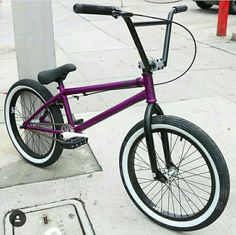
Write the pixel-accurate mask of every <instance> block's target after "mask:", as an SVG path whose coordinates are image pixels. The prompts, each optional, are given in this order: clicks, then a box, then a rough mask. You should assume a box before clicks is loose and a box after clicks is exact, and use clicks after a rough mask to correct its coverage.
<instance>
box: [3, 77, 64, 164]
mask: <svg viewBox="0 0 236 235" xmlns="http://www.w3.org/2000/svg"><path fill="white" fill-rule="evenodd" d="M51 97H52V94H51V93H50V92H49V91H48V90H47V88H46V87H44V86H43V85H41V84H40V83H38V82H36V81H33V80H28V79H24V80H20V81H18V82H16V83H15V84H14V85H13V86H12V87H11V88H10V90H9V91H8V94H7V97H6V101H5V107H4V113H5V122H6V126H7V130H8V134H9V136H10V138H11V140H12V143H13V144H14V146H15V147H16V149H17V150H18V152H19V153H20V154H21V156H22V157H23V158H24V159H26V160H27V161H28V162H30V163H32V164H34V165H36V166H41V167H42V166H49V165H51V164H53V163H54V162H56V161H57V159H58V158H59V157H60V155H61V153H62V150H63V148H62V146H61V144H60V143H59V142H57V141H56V140H55V139H56V138H58V136H57V135H56V134H53V133H47V132H41V131H33V130H29V129H24V128H22V124H23V122H24V121H25V120H27V119H28V118H29V117H30V116H31V115H32V114H33V113H35V111H36V110H37V109H38V108H39V107H41V106H42V105H43V104H44V103H45V102H46V101H47V100H49V99H50V98H51ZM56 123H63V118H62V114H61V111H60V108H59V107H57V106H55V105H53V106H51V107H49V108H45V109H44V110H42V111H41V112H40V113H39V114H38V115H37V116H36V117H35V118H34V119H33V120H32V121H31V125H33V126H35V127H46V128H50V129H60V126H58V125H56Z"/></svg>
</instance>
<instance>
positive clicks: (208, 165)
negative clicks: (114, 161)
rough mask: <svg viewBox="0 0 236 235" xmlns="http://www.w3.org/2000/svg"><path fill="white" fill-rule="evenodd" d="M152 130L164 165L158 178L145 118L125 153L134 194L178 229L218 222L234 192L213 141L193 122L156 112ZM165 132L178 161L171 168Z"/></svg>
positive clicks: (124, 170) (124, 172)
mask: <svg viewBox="0 0 236 235" xmlns="http://www.w3.org/2000/svg"><path fill="white" fill-rule="evenodd" d="M152 132H153V138H154V144H155V150H156V162H157V166H158V168H159V170H160V171H161V172H162V173H163V174H164V175H165V177H166V178H167V180H166V182H165V183H161V182H160V181H158V180H156V179H154V178H153V175H152V172H151V168H150V162H149V157H148V152H147V146H146V142H145V137H144V122H143V121H141V122H139V123H137V124H136V125H135V126H134V127H133V128H132V129H131V130H130V131H129V133H128V134H127V136H126V137H125V139H124V142H123V144H122V147H121V152H120V172H121V177H122V181H123V184H124V186H125V189H126V191H127V192H128V194H129V196H130V198H131V199H132V201H133V202H134V203H135V205H136V206H137V207H138V208H139V210H141V211H142V212H143V213H144V214H145V215H147V216H148V217H149V218H151V219H152V220H154V221H155V222H156V223H158V224H160V225H162V226H164V227H167V228H169V229H174V230H182V231H188V230H197V229H201V228H203V227H206V226H208V225H209V224H211V223H212V222H214V221H215V220H216V219H217V218H218V217H219V216H220V214H221V213H222V212H223V210H224V208H225V206H226V203H227V201H228V197H229V187H230V182H229V173H228V169H227V166H226V163H225V161H224V158H223V156H222V154H221V152H220V150H219V149H218V147H217V146H216V144H215V143H214V142H213V140H212V139H211V138H210V137H209V136H208V135H207V134H206V133H205V132H203V131H202V130H201V129H200V128H198V127H197V126H195V125H194V124H192V123H190V122H188V121H186V120H183V119H180V118H177V117H174V116H156V117H153V119H152ZM162 133H166V134H167V136H168V139H169V148H170V154H171V159H172V162H173V163H174V166H171V167H168V168H167V167H166V163H165V158H164V152H163V146H162V141H161V134H162Z"/></svg>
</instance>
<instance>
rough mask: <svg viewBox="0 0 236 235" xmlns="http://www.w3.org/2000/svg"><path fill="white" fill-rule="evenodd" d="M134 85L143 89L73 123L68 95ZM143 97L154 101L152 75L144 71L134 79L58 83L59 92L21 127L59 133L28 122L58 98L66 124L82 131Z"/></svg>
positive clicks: (151, 102)
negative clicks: (69, 84) (72, 85)
mask: <svg viewBox="0 0 236 235" xmlns="http://www.w3.org/2000/svg"><path fill="white" fill-rule="evenodd" d="M134 87H144V88H145V89H144V90H143V91H141V92H139V93H138V94H136V95H134V96H132V97H130V98H128V99H126V100H125V101H123V102H121V103H119V104H117V105H115V106H113V107H111V108H110V109H108V110H106V111H104V112H102V113H100V114H98V115H96V116H95V117H92V118H91V119H89V120H87V121H85V122H83V123H82V124H79V125H75V122H74V120H73V116H72V113H71V109H70V105H69V102H68V98H67V96H68V95H73V94H86V93H89V92H94V91H109V90H119V89H123V88H134ZM145 99H146V101H147V103H148V104H153V103H156V97H155V90H154V85H153V77H152V74H151V73H145V74H143V77H140V78H137V79H134V80H127V81H120V82H112V83H105V84H98V85H92V86H83V87H75V88H65V87H64V85H63V84H60V85H59V93H58V94H57V95H55V96H53V97H52V98H51V99H49V100H48V101H47V102H46V103H45V104H44V105H42V106H41V107H40V108H39V109H38V110H37V111H36V112H35V113H34V114H33V115H32V116H31V117H30V118H28V119H27V120H26V121H25V122H24V123H23V127H24V128H26V129H31V130H37V131H42V132H49V133H54V134H60V133H61V132H62V131H61V130H56V129H50V128H43V127H37V126H33V125H31V124H30V122H31V121H32V120H33V119H34V118H35V117H36V116H37V115H39V114H40V112H42V111H43V110H44V109H45V108H46V107H48V106H50V105H52V104H54V103H55V102H56V101H58V100H62V101H63V105H64V109H65V113H66V117H67V121H68V124H70V126H71V127H72V128H73V129H74V131H75V132H82V131H83V130H85V129H87V128H89V127H91V126H93V125H95V124H97V123H99V122H101V121H103V120H105V119H106V118H109V117H111V116H112V115H114V114H116V113H118V112H120V111H122V110H124V109H126V108H128V107H130V106H131V105H133V104H136V103H138V102H140V101H142V100H145Z"/></svg>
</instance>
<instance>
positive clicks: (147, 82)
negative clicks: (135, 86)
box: [143, 73, 157, 104]
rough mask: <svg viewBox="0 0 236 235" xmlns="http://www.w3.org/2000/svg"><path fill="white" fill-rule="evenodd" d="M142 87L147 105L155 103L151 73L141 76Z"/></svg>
mask: <svg viewBox="0 0 236 235" xmlns="http://www.w3.org/2000/svg"><path fill="white" fill-rule="evenodd" d="M143 80H144V86H145V91H146V99H147V103H148V104H154V103H156V101H157V100H156V94H155V89H154V84H153V77H152V73H144V74H143Z"/></svg>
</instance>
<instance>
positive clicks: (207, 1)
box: [194, 0, 236, 15]
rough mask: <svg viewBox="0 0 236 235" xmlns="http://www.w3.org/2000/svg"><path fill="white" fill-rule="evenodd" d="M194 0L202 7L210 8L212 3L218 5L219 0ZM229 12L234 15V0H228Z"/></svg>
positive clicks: (235, 13)
mask: <svg viewBox="0 0 236 235" xmlns="http://www.w3.org/2000/svg"><path fill="white" fill-rule="evenodd" d="M194 1H195V2H196V4H197V5H198V6H199V7H200V8H202V9H210V8H211V7H212V6H213V5H219V0H218V1H210V0H203V1H198V0H194ZM229 13H230V14H232V15H236V0H230V4H229Z"/></svg>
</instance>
